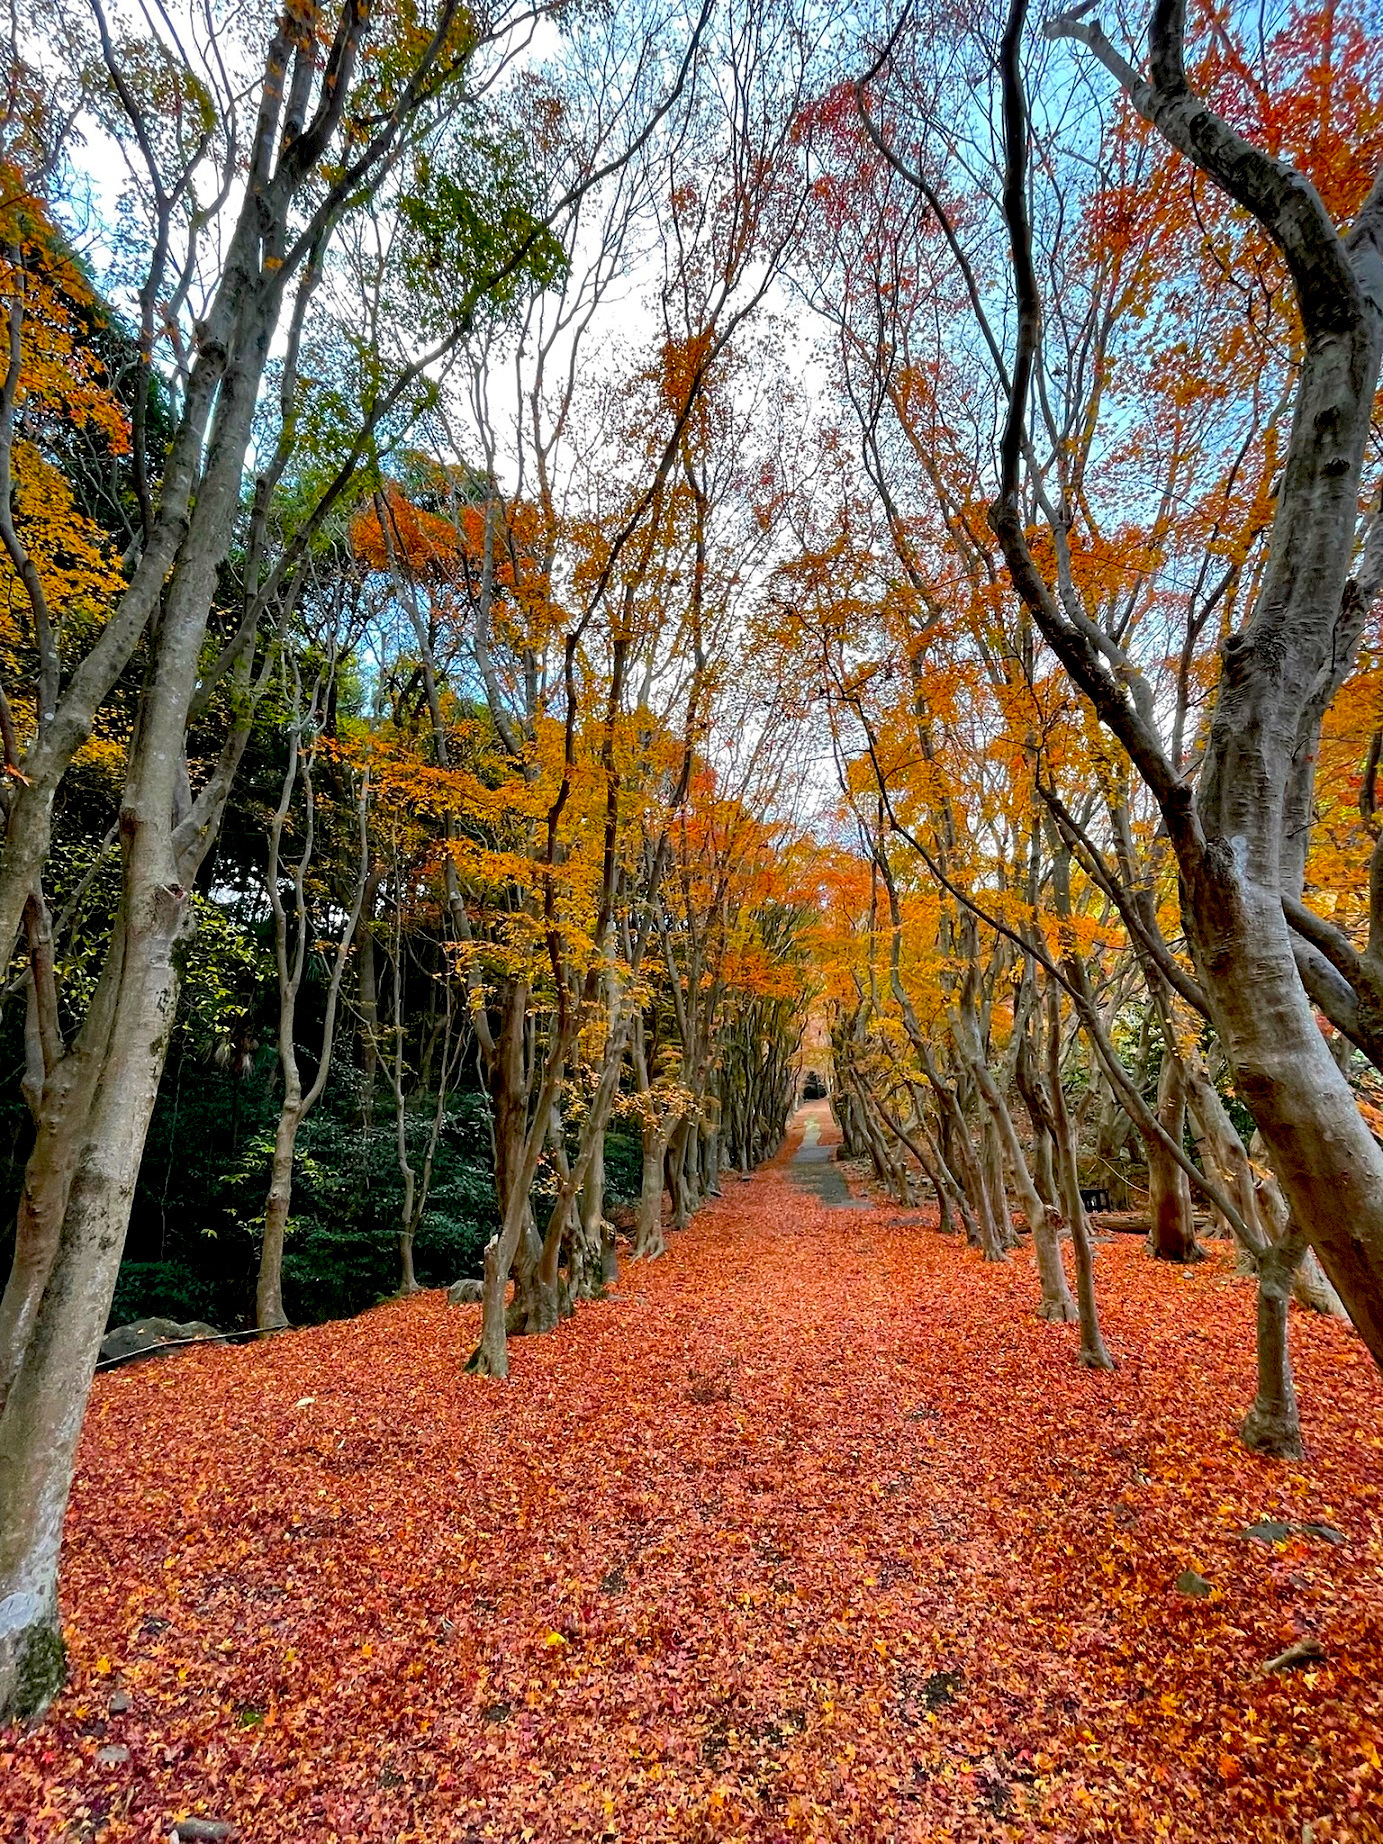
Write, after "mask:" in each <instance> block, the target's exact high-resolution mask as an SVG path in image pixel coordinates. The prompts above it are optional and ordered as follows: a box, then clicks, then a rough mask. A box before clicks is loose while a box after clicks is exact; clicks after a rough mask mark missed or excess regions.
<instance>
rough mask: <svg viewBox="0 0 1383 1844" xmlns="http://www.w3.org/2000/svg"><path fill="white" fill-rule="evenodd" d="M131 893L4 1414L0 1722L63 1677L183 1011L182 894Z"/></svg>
mask: <svg viewBox="0 0 1383 1844" xmlns="http://www.w3.org/2000/svg"><path fill="white" fill-rule="evenodd" d="M139 855H142V854H139ZM127 891H128V895H127V897H126V900H125V902H124V904H123V905H122V910H121V917H120V918H119V919H117V924H116V929H117V936H116V940H115V941H114V942H113V943H112V947H111V950H110V953H111V957H112V959H113V961H114V962H115V964H116V965H117V966H118V969H119V971H118V976H117V977H116V980H115V982H114V983H115V985H116V991H115V994H114V1004H113V1005H112V1006H111V1007H110V1009H109V1010H106V1009H105V1008H102V1007H95V1008H93V1012H92V1015H91V1016H90V1017H89V1018H88V1021H87V1025H86V1027H84V1030H83V1032H82V1034H81V1040H79V1041H80V1047H81V1051H82V1053H83V1054H85V1055H89V1056H92V1057H94V1059H95V1061H96V1063H97V1065H98V1076H97V1080H96V1081H95V1082H94V1083H93V1084H92V1085H91V1087H90V1091H89V1105H88V1107H87V1109H86V1110H85V1112H84V1115H83V1118H82V1119H81V1121H80V1123H79V1124H78V1123H75V1122H74V1123H73V1125H78V1126H79V1132H80V1141H79V1144H80V1147H81V1150H80V1152H79V1153H78V1155H77V1158H76V1160H75V1161H74V1163H73V1166H72V1170H71V1182H70V1187H69V1188H68V1192H67V1198H66V1207H65V1209H64V1211H63V1216H62V1225H61V1230H60V1234H59V1241H58V1247H57V1249H56V1251H55V1257H54V1260H53V1263H52V1267H51V1271H50V1273H49V1276H48V1279H47V1284H46V1286H45V1288H44V1290H43V1294H42V1298H41V1301H40V1303H39V1305H38V1308H37V1311H36V1313H35V1314H34V1315H33V1319H32V1326H31V1330H30V1333H29V1336H28V1338H27V1340H26V1342H25V1347H24V1351H23V1359H22V1362H21V1364H20V1365H19V1368H18V1372H17V1374H16V1376H15V1378H14V1381H13V1383H12V1385H11V1387H10V1390H9V1393H8V1395H7V1397H6V1400H5V1407H4V1412H3V1414H0V1722H3V1721H4V1720H5V1718H6V1717H25V1716H29V1715H32V1714H34V1713H35V1712H37V1711H39V1710H41V1709H43V1708H44V1707H45V1706H46V1704H47V1703H48V1702H49V1701H50V1700H51V1698H52V1697H53V1696H54V1695H55V1694H56V1692H57V1691H58V1690H59V1689H60V1688H61V1685H62V1681H63V1675H64V1654H63V1640H62V1625H61V1621H60V1619H59V1615H58V1600H57V1583H58V1557H59V1552H60V1549H61V1544H62V1527H63V1515H64V1512H65V1510H66V1506H67V1497H68V1492H69V1490H70V1487H71V1481H72V1466H73V1460H74V1458H75V1454H76V1448H77V1440H78V1437H79V1435H80V1433H81V1427H82V1417H83V1414H84V1413H85V1409H86V1401H87V1396H88V1394H89V1392H90V1389H91V1379H92V1374H93V1370H94V1367H95V1361H96V1354H97V1350H98V1348H99V1346H100V1342H101V1335H102V1333H103V1332H104V1330H105V1325H106V1319H107V1316H108V1315H109V1312H110V1304H111V1300H112V1298H113V1296H114V1292H115V1282H116V1278H117V1276H118V1274H119V1271H120V1257H121V1253H122V1250H123V1248H124V1242H125V1229H126V1225H127V1223H128V1220H129V1210H130V1199H131V1197H132V1196H133V1194H134V1187H135V1181H136V1179H137V1178H138V1175H139V1164H140V1160H141V1158H142V1156H143V1151H144V1139H145V1135H146V1133H147V1132H148V1126H149V1120H150V1117H151V1115H152V1114H153V1109H154V1101H155V1098H156V1097H157V1094H158V1085H159V1080H160V1078H161V1076H162V1073H163V1064H164V1060H165V1058H166V1055H167V1050H168V1039H169V1035H170V1033H171V1031H172V1026H173V1017H174V1013H175V1011H176V1008H177V991H178V975H177V969H176V966H175V961H174V949H175V944H176V942H177V939H178V937H179V935H180V934H181V933H182V931H183V928H184V926H185V919H186V914H187V898H186V894H185V892H184V891H183V890H181V889H180V888H177V887H175V886H174V887H170V886H169V884H168V883H167V881H166V880H164V879H159V880H157V881H154V880H150V879H148V878H146V877H143V876H140V875H139V874H138V870H137V869H136V871H135V873H134V874H130V873H127ZM124 918H128V920H127V921H126V920H124ZM122 937H123V939H122ZM88 1033H93V1034H95V1035H98V1036H99V1038H100V1040H101V1041H100V1042H99V1043H98V1042H95V1041H93V1037H92V1036H91V1035H88ZM50 1145H51V1141H50V1140H48V1139H46V1137H45V1136H44V1135H43V1134H42V1133H40V1138H39V1143H38V1144H37V1145H36V1147H35V1152H34V1157H35V1158H38V1159H43V1158H45V1157H46V1156H48V1152H47V1149H48V1147H49V1146H50ZM30 1163H31V1166H32V1164H33V1160H32V1159H31V1161H30ZM33 1178H34V1181H35V1182H36V1183H37V1182H38V1181H39V1180H40V1178H41V1173H40V1172H37V1171H35V1172H34V1173H33Z"/></svg>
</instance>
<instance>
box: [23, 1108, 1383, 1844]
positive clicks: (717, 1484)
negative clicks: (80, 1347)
mask: <svg viewBox="0 0 1383 1844" xmlns="http://www.w3.org/2000/svg"><path fill="white" fill-rule="evenodd" d="M814 1112H815V1116H816V1118H817V1120H818V1125H820V1122H821V1119H822V1117H823V1115H824V1109H818V1110H815V1111H814ZM822 1137H823V1139H825V1138H829V1134H826V1135H823V1136H822ZM798 1138H799V1139H800V1134H799V1135H798ZM793 1144H794V1145H795V1144H796V1142H794V1143H793ZM790 1150H791V1149H790ZM812 1150H813V1149H808V1157H807V1159H806V1160H805V1161H803V1162H801V1163H799V1164H798V1165H796V1166H794V1165H792V1164H791V1163H789V1155H785V1156H784V1158H783V1159H781V1160H780V1161H779V1162H778V1163H777V1164H775V1165H774V1166H772V1167H770V1168H768V1169H767V1170H765V1171H763V1172H761V1173H760V1174H759V1175H758V1176H756V1177H755V1178H753V1179H752V1180H750V1181H749V1182H747V1183H741V1182H740V1181H738V1180H733V1179H732V1180H728V1181H727V1182H726V1185H725V1196H724V1198H723V1199H722V1200H721V1201H719V1202H717V1203H715V1204H714V1205H713V1206H712V1207H710V1208H708V1209H707V1210H706V1211H704V1212H703V1213H702V1214H701V1215H700V1216H699V1217H698V1218H697V1220H696V1221H695V1223H694V1224H693V1226H692V1228H691V1229H690V1230H688V1231H686V1232H684V1233H683V1234H681V1235H679V1236H674V1237H673V1238H672V1239H671V1241H672V1246H671V1249H670V1252H669V1254H668V1255H667V1256H666V1257H665V1258H664V1259H663V1260H661V1261H659V1262H656V1263H654V1264H651V1265H648V1266H641V1267H633V1268H626V1270H625V1273H624V1277H623V1279H622V1281H621V1283H620V1284H619V1286H618V1288H617V1289H616V1291H615V1297H613V1298H612V1299H611V1300H609V1301H608V1302H605V1303H602V1304H599V1305H595V1306H590V1307H586V1308H584V1309H582V1311H581V1312H580V1313H579V1315H578V1317H577V1318H576V1320H575V1321H574V1322H573V1323H570V1324H567V1325H564V1326H563V1327H562V1328H561V1330H560V1331H558V1332H557V1333H555V1334H554V1335H552V1336H550V1337H547V1338H544V1339H538V1340H529V1341H525V1342H522V1343H518V1344H516V1345H515V1346H514V1347H513V1353H512V1357H513V1376H512V1380H511V1381H510V1382H509V1383H508V1384H507V1385H498V1384H493V1383H485V1382H481V1381H478V1380H475V1379H472V1378H469V1377H466V1376H465V1375H463V1374H462V1364H463V1362H464V1360H465V1357H466V1354H467V1352H468V1350H469V1349H470V1347H471V1344H472V1343H473V1340H474V1337H475V1333H476V1330H477V1324H478V1317H479V1313H478V1309H476V1308H460V1309H457V1308H448V1306H447V1305H446V1302H445V1296H444V1295H443V1294H441V1293H430V1294H425V1295H421V1296H418V1297H416V1298H414V1299H411V1300H407V1301H399V1302H396V1303H390V1304H387V1305H384V1306H381V1307H379V1308H378V1309H376V1310H375V1311H374V1312H371V1313H367V1314H366V1315H364V1316H363V1317H361V1318H358V1319H355V1320H352V1321H348V1322H343V1323H339V1324H333V1325H327V1326H322V1327H319V1328H316V1329H314V1330H308V1331H302V1332H297V1333H294V1334H292V1335H285V1336H282V1337H280V1338H277V1339H275V1340H273V1341H272V1342H270V1343H267V1344H261V1345H257V1346H253V1347H244V1346H242V1347H238V1348H231V1347H216V1348H204V1349H198V1350H194V1351H191V1352H189V1353H186V1354H183V1355H180V1356H177V1357H173V1358H169V1359H166V1360H164V1361H161V1362H158V1363H149V1364H145V1365H142V1366H140V1367H137V1368H132V1369H125V1370H120V1371H115V1372H112V1373H109V1374H106V1375H103V1376H101V1377H100V1378H98V1380H97V1384H96V1388H95V1392H94V1395H93V1398H92V1403H91V1409H90V1413H89V1416H88V1421H87V1427H86V1432H85V1435H84V1437H83V1443H82V1451H81V1462H80V1470H79V1477H78V1481H77V1485H76V1489H75V1491H74V1494H73V1499H72V1506H71V1512H70V1517H69V1524H68V1550H67V1557H66V1567H65V1575H64V1595H65V1609H66V1614H67V1618H68V1622H69V1641H70V1648H71V1663H72V1680H71V1684H70V1687H69V1689H68V1691H67V1692H66V1694H65V1695H64V1696H63V1698H62V1700H61V1701H60V1703H59V1704H58V1706H57V1707H56V1709H55V1711H54V1712H53V1714H52V1715H51V1716H50V1718H49V1719H48V1721H47V1722H46V1723H45V1724H43V1725H42V1726H40V1727H39V1728H38V1729H37V1730H35V1731H34V1732H32V1733H31V1734H29V1735H28V1736H25V1737H23V1738H22V1739H19V1740H18V1741H17V1742H16V1741H15V1740H13V1738H11V1740H10V1741H8V1742H4V1741H0V1837H3V1838H5V1839H20V1838H23V1839H24V1840H25V1841H26V1844H37V1841H38V1840H47V1839H50V1838H52V1839H57V1838H89V1837H100V1838H101V1839H103V1840H106V1841H108V1844H116V1841H118V1840H126V1839H131V1840H133V1839H139V1840H146V1839H149V1840H151V1839H157V1838H167V1837H168V1836H169V1834H170V1833H171V1831H172V1829H173V1826H174V1824H175V1822H176V1821H177V1820H178V1819H179V1818H182V1817H184V1816H186V1815H189V1814H195V1815H201V1816H203V1817H205V1818H214V1819H221V1820H226V1821H230V1822H231V1823H233V1824H234V1826H235V1827H236V1832H235V1835H236V1837H237V1838H239V1839H241V1840H251V1841H259V1840H263V1841H264V1844H277V1841H278V1840H287V1839H294V1840H302V1839H311V1840H314V1841H315V1840H332V1839H342V1840H346V1839H352V1840H353V1839H362V1840H377V1839H378V1840H391V1841H392V1840H398V1839H419V1840H421V1839H427V1840H430V1841H436V1840H445V1841H452V1840H455V1841H456V1844H479V1841H480V1840H498V1841H500V1844H521V1841H522V1840H530V1839H531V1840H535V1841H537V1844H548V1841H551V1844H558V1841H560V1844H566V1841H567V1840H587V1839H589V1840H597V1839H604V1840H607V1841H611V1844H613V1841H616V1840H618V1841H621V1844H632V1840H635V1839H639V1840H667V1841H669V1844H682V1841H698V1844H699V1841H709V1840H722V1839H723V1840H746V1841H747V1840H754V1841H755V1844H773V1841H775V1840H789V1839H791V1840H797V1839H804V1840H805V1839H821V1840H826V1839H829V1840H852V1841H854V1840H858V1841H859V1844H875V1841H878V1844H883V1841H884V1840H900V1841H920V1840H942V1839H947V1840H959V1841H960V1844H970V1841H971V1840H982V1839H1006V1840H1021V1839H1028V1838H1032V1839H1039V1838H1040V1839H1085V1838H1091V1839H1094V1838H1101V1839H1104V1838H1119V1839H1135V1838H1137V1839H1159V1840H1162V1839H1167V1840H1187V1841H1188V1844H1189V1841H1190V1840H1195V1844H1213V1841H1217V1840H1226V1841H1227V1840H1230V1839H1233V1840H1235V1841H1236V1844H1248V1841H1253V1844H1257V1841H1258V1840H1269V1839H1271V1840H1277V1839H1283V1840H1290V1844H1345V1841H1346V1840H1351V1841H1353V1840H1376V1839H1380V1838H1383V1763H1381V1762H1380V1753H1379V1750H1380V1747H1383V1383H1381V1382H1380V1379H1379V1377H1378V1375H1377V1374H1376V1372H1375V1371H1374V1369H1373V1367H1372V1366H1371V1364H1370V1363H1369V1361H1368V1359H1367V1356H1366V1354H1365V1352H1364V1350H1363V1347H1362V1346H1361V1345H1360V1344H1359V1343H1358V1342H1357V1341H1356V1340H1355V1339H1354V1338H1353V1337H1352V1336H1350V1335H1349V1334H1348V1333H1347V1332H1345V1331H1344V1330H1342V1329H1341V1328H1340V1327H1338V1326H1336V1325H1333V1324H1328V1323H1325V1322H1323V1321H1319V1320H1312V1319H1309V1318H1307V1317H1306V1316H1302V1315H1298V1314H1297V1313H1296V1311H1295V1309H1294V1316H1293V1342H1294V1348H1295V1352H1296V1357H1297V1375H1298V1384H1299V1389H1300V1393H1301V1398H1302V1407H1303V1418H1304V1422H1305V1426H1306V1431H1307V1438H1308V1441H1309V1447H1310V1451H1309V1456H1308V1458H1307V1459H1306V1460H1305V1461H1303V1462H1301V1463H1297V1464H1282V1463H1279V1462H1270V1461H1265V1460H1260V1459H1255V1458H1253V1457H1251V1456H1249V1455H1247V1454H1245V1453H1244V1452H1242V1451H1241V1450H1240V1449H1239V1447H1238V1446H1237V1445H1236V1443H1235V1438H1234V1425H1235V1420H1236V1417H1237V1416H1238V1415H1239V1414H1241V1413H1242V1411H1243V1409H1244V1407H1245V1406H1246V1404H1247V1403H1248V1401H1249V1399H1250V1396H1251V1394H1252V1358H1251V1351H1252V1338H1251V1331H1252V1314H1253V1294H1252V1288H1251V1286H1250V1284H1249V1283H1248V1282H1246V1281H1244V1280H1242V1279H1239V1278H1236V1277H1235V1276H1233V1274H1232V1273H1231V1272H1230V1263H1229V1261H1228V1258H1227V1257H1224V1256H1216V1257H1215V1258H1214V1259H1213V1260H1212V1261H1210V1262H1207V1263H1205V1264H1203V1265H1202V1266H1199V1267H1197V1268H1194V1269H1190V1270H1184V1271H1180V1270H1173V1269H1169V1268H1166V1267H1162V1266H1159V1265H1155V1264H1154V1263H1152V1262H1150V1261H1149V1260H1148V1259H1147V1258H1146V1256H1145V1255H1144V1254H1143V1252H1142V1250H1141V1248H1140V1246H1139V1245H1138V1244H1137V1243H1136V1242H1134V1241H1133V1240H1132V1239H1129V1238H1124V1239H1120V1240H1117V1241H1110V1242H1107V1243H1103V1244H1101V1245H1100V1248H1099V1254H1098V1276H1099V1286H1100V1290H1101V1299H1102V1306H1103V1313H1104V1320H1105V1328H1106V1335H1107V1338H1108V1341H1109V1344H1110V1347H1111V1349H1112V1350H1113V1352H1114V1354H1115V1356H1116V1358H1117V1360H1118V1363H1119V1369H1118V1371H1117V1373H1116V1374H1114V1375H1112V1376H1111V1375H1093V1374H1090V1373H1088V1372H1083V1371H1081V1370H1079V1369H1078V1368H1077V1367H1076V1365H1075V1361H1074V1355H1075V1330H1074V1327H1071V1326H1052V1325H1045V1324H1041V1323H1039V1322H1038V1320H1037V1319H1036V1318H1035V1317H1034V1315H1033V1306H1034V1302H1035V1300H1036V1298H1037V1283H1036V1277H1035V1273H1034V1270H1033V1265H1032V1260H1031V1255H1030V1253H1029V1252H1028V1251H1027V1250H1024V1251H1022V1252H1020V1253H1019V1254H1018V1255H1016V1256H1015V1257H1014V1258H1013V1259H1012V1260H1010V1261H1009V1262H1008V1263H1006V1264H1003V1265H994V1266H988V1265H985V1264H984V1263H982V1262H980V1261H979V1260H978V1259H977V1258H976V1257H975V1256H974V1255H972V1254H971V1253H969V1252H968V1251H967V1250H966V1249H965V1248H964V1247H963V1246H962V1245H961V1244H960V1243H958V1242H957V1241H954V1240H950V1239H947V1238H943V1237H941V1236H940V1235H938V1234H937V1233H936V1231H935V1229H933V1228H929V1227H928V1226H927V1225H926V1224H925V1223H924V1222H923V1220H922V1219H921V1217H920V1216H919V1215H918V1214H917V1213H905V1212H904V1213H900V1212H899V1211H897V1210H896V1209H890V1208H884V1209H875V1208H859V1207H856V1208H849V1209H843V1208H840V1207H839V1198H837V1201H836V1202H835V1203H832V1202H830V1201H827V1198H826V1196H825V1195H818V1194H817V1191H815V1190H813V1189H810V1188H808V1187H809V1185H813V1184H814V1185H816V1186H817V1189H818V1190H819V1189H820V1186H821V1184H822V1183H823V1182H824V1176H823V1175H821V1174H819V1173H818V1172H817V1170H816V1168H817V1167H819V1166H820V1165H821V1164H822V1158H821V1152H820V1151H819V1150H818V1151H816V1156H815V1157H814V1158H813V1157H812ZM830 1176H831V1177H835V1176H836V1174H835V1173H831V1174H830ZM826 1188H827V1190H828V1191H829V1190H831V1189H832V1187H830V1186H829V1185H827V1187H826ZM1264 1524H1266V1525H1267V1526H1268V1527H1267V1528H1266V1529H1260V1530H1259V1531H1258V1533H1257V1534H1256V1535H1254V1536H1248V1535H1245V1534H1244V1533H1245V1531H1246V1530H1248V1529H1249V1528H1250V1527H1253V1526H1256V1525H1264ZM1304 1525H1305V1526H1311V1525H1314V1526H1318V1527H1320V1528H1319V1529H1317V1530H1315V1531H1311V1530H1309V1529H1308V1530H1303V1529H1302V1528H1301V1526H1304ZM1188 1572H1194V1575H1195V1576H1196V1577H1199V1578H1201V1579H1200V1582H1199V1583H1197V1582H1196V1581H1195V1580H1193V1578H1192V1575H1191V1574H1190V1573H1188ZM1178 1578H1180V1580H1181V1585H1180V1586H1179V1585H1178ZM1207 1585H1208V1586H1207ZM1197 1588H1199V1589H1200V1590H1201V1591H1200V1592H1192V1591H1190V1590H1193V1589H1197ZM1305 1636H1311V1637H1314V1638H1316V1639H1317V1640H1318V1641H1319V1644H1320V1648H1321V1650H1322V1652H1323V1654H1324V1656H1323V1657H1321V1658H1320V1659H1319V1660H1318V1661H1315V1662H1313V1663H1309V1664H1307V1665H1305V1666H1303V1667H1301V1668H1298V1669H1293V1670H1283V1671H1277V1672H1267V1671H1265V1669H1264V1666H1265V1663H1266V1661H1267V1660H1269V1659H1270V1658H1272V1657H1273V1656H1274V1655H1275V1654H1278V1653H1280V1652H1281V1651H1282V1650H1283V1649H1284V1648H1285V1647H1287V1646H1288V1645H1290V1644H1291V1643H1292V1642H1293V1641H1295V1640H1297V1639H1300V1638H1302V1637H1305Z"/></svg>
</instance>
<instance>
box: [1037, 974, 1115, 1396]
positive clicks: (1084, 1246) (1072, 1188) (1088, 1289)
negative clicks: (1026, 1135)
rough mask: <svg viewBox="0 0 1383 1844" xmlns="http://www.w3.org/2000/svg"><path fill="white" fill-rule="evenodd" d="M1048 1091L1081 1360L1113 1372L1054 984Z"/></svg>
mask: <svg viewBox="0 0 1383 1844" xmlns="http://www.w3.org/2000/svg"><path fill="white" fill-rule="evenodd" d="M1047 1087H1048V1090H1049V1091H1050V1094H1051V1100H1052V1116H1053V1128H1054V1136H1053V1137H1054V1138H1055V1140H1056V1155H1057V1171H1058V1174H1059V1176H1060V1179H1061V1197H1062V1202H1063V1204H1064V1205H1065V1207H1066V1221H1067V1223H1068V1224H1069V1225H1070V1229H1071V1246H1072V1249H1073V1251H1074V1254H1075V1258H1076V1305H1077V1307H1078V1309H1079V1315H1080V1361H1081V1363H1082V1364H1084V1365H1085V1366H1086V1368H1087V1369H1089V1370H1113V1368H1114V1359H1113V1358H1112V1357H1111V1356H1110V1355H1109V1352H1108V1350H1107V1349H1106V1348H1105V1342H1104V1333H1103V1332H1102V1331H1101V1330H1100V1314H1099V1308H1098V1305H1097V1304H1096V1300H1095V1252H1094V1249H1093V1247H1092V1245H1091V1241H1090V1225H1089V1223H1088V1222H1087V1221H1086V1217H1085V1209H1084V1206H1083V1205H1082V1204H1081V1201H1080V1173H1079V1171H1078V1169H1077V1166H1076V1145H1075V1138H1074V1136H1073V1134H1072V1132H1071V1121H1070V1117H1069V1115H1068V1114H1067V1112H1066V1092H1065V1090H1064V1089H1063V1088H1062V1086H1061V998H1060V994H1059V992H1058V988H1057V986H1056V984H1055V982H1053V983H1052V985H1051V986H1049V988H1048V994H1047Z"/></svg>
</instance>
